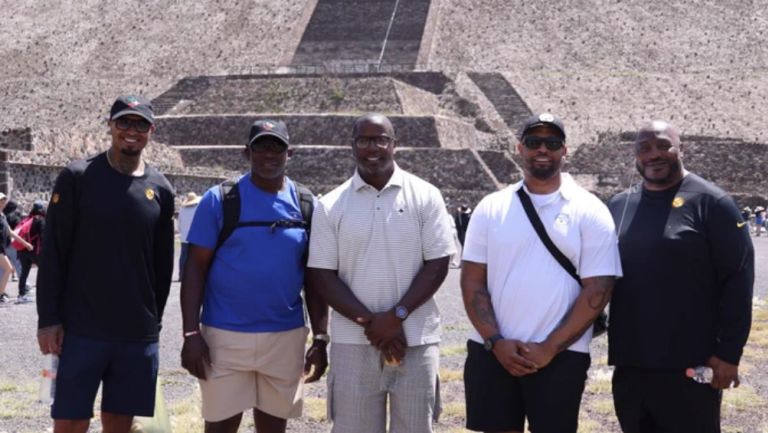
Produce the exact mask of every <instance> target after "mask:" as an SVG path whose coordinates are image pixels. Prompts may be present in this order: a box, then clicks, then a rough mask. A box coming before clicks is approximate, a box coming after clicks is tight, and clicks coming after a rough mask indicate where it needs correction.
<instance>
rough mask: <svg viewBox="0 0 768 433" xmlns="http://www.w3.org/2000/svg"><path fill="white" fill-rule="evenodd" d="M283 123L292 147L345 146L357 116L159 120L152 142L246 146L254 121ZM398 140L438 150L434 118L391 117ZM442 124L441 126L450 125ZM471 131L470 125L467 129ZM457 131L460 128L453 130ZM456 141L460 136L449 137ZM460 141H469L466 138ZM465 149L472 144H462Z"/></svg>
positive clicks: (177, 144)
mask: <svg viewBox="0 0 768 433" xmlns="http://www.w3.org/2000/svg"><path fill="white" fill-rule="evenodd" d="M264 118H269V119H275V120H282V121H284V122H285V123H286V124H287V125H288V132H289V134H290V136H291V143H292V144H296V145H303V144H325V145H334V146H346V145H348V144H349V143H350V138H351V136H352V127H353V125H354V121H355V119H356V118H357V116H356V115H354V116H350V115H335V114H329V115H321V114H314V115H302V114H294V115H285V114H280V115H267V114H263V115H258V116H257V115H231V116H186V117H160V118H158V120H157V132H156V133H155V135H154V139H155V140H156V141H158V142H161V143H164V144H166V145H170V146H200V145H204V146H205V145H240V144H242V145H245V144H246V143H247V141H248V131H249V130H250V127H251V124H253V122H254V121H255V120H256V119H264ZM389 118H390V120H391V121H392V124H393V125H394V128H395V132H396V133H397V136H398V139H399V140H400V141H401V142H402V144H403V145H404V146H408V147H439V146H440V137H439V133H438V125H437V122H436V120H435V117H432V116H421V117H416V116H390V117H389ZM447 122H449V121H446V122H441V124H450V123H447ZM466 127H467V128H471V125H467V126H466ZM455 128H456V129H457V130H460V129H461V126H460V125H459V126H455ZM452 134H454V135H455V136H456V137H459V135H458V134H459V133H458V132H455V133H452ZM468 134H469V133H467V135H464V136H463V137H464V138H461V140H468V138H466V137H468V136H469V135H468ZM462 143H463V144H464V145H465V146H469V145H471V144H472V143H467V142H466V141H462Z"/></svg>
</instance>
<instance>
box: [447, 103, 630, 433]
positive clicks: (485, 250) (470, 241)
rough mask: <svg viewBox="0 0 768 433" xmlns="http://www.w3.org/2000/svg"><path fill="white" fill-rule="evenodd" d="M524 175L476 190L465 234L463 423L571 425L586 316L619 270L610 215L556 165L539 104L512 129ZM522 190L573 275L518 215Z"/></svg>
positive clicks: (550, 124) (583, 370)
mask: <svg viewBox="0 0 768 433" xmlns="http://www.w3.org/2000/svg"><path fill="white" fill-rule="evenodd" d="M519 138H520V142H519V143H518V145H517V150H518V152H519V153H520V156H521V159H522V162H523V169H524V179H523V180H522V181H521V182H518V183H516V184H514V185H511V186H509V187H507V188H505V189H503V190H501V191H498V192H495V193H492V194H490V195H488V196H486V197H485V198H484V199H483V200H482V201H481V202H480V204H479V205H478V206H477V208H476V209H475V211H474V213H473V214H472V219H471V220H470V223H469V228H468V230H467V235H466V239H465V243H464V253H463V266H462V273H461V289H462V295H463V297H464V305H465V307H466V310H467V315H468V316H469V319H470V321H471V322H472V324H473V325H474V327H475V330H474V332H473V333H472V336H471V337H470V341H469V342H468V343H467V347H468V355H467V362H466V366H465V375H464V383H465V392H466V400H467V428H469V429H470V430H477V431H493V432H522V431H524V425H525V419H526V418H527V419H528V423H529V425H530V426H529V428H530V431H532V432H535V433H548V432H552V433H568V432H573V433H575V432H576V430H577V426H578V413H579V405H580V403H581V394H582V392H583V391H584V382H585V380H586V377H587V369H588V368H589V364H590V358H589V341H590V339H591V338H592V323H593V322H594V320H595V318H596V317H597V316H598V314H599V313H600V312H601V311H602V310H603V308H604V307H605V305H606V304H607V303H608V300H609V299H610V295H611V290H612V289H613V284H614V280H615V278H616V277H620V276H621V264H620V260H619V253H618V247H617V242H616V234H615V230H614V224H613V219H612V218H611V214H610V213H609V212H608V209H607V208H606V206H605V205H604V204H603V203H602V202H601V201H600V200H599V199H598V198H597V197H595V196H594V195H592V194H590V193H589V192H587V191H586V190H585V189H583V188H581V187H580V186H578V185H577V184H576V183H575V182H574V181H573V179H572V178H571V177H570V176H569V175H567V174H562V173H561V165H562V161H563V157H564V156H565V155H566V153H567V148H566V146H565V128H564V126H563V123H562V121H561V120H560V119H558V118H556V117H555V116H553V115H551V114H549V113H543V114H539V115H535V116H533V117H531V118H529V119H528V120H527V121H526V122H525V123H524V124H523V126H522V127H521V128H520V131H519ZM521 188H522V191H523V192H524V193H527V195H528V196H530V199H531V202H532V204H533V208H534V209H535V211H536V213H537V214H538V215H539V218H540V219H541V222H542V224H543V226H544V229H545V230H546V233H547V234H548V236H549V237H550V238H551V240H552V242H553V243H554V245H555V246H556V247H557V248H558V249H559V250H560V251H561V252H562V253H563V254H564V255H565V257H566V258H567V259H568V260H569V261H570V262H571V263H572V264H573V265H574V266H575V268H576V272H577V274H578V275H579V276H580V277H581V284H579V282H578V281H577V280H576V278H574V277H572V276H571V274H569V273H568V272H567V271H566V270H565V269H564V267H563V266H562V265H561V264H560V263H559V262H558V261H557V260H556V259H555V258H554V256H553V255H552V254H551V253H550V251H549V250H548V249H547V248H546V247H545V245H544V243H543V242H542V240H541V238H540V237H539V236H538V234H537V233H536V231H535V229H534V228H533V225H532V224H531V222H530V220H529V219H528V217H527V215H526V213H525V210H524V208H523V206H522V202H521V199H520V195H519V194H521V193H520V192H518V190H520V189H521Z"/></svg>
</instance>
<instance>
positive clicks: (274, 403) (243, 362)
mask: <svg viewBox="0 0 768 433" xmlns="http://www.w3.org/2000/svg"><path fill="white" fill-rule="evenodd" d="M201 332H202V334H203V337H204V338H205V341H206V343H208V348H209V350H210V355H211V364H212V365H211V366H210V367H208V368H206V372H205V373H206V375H207V378H208V379H207V380H201V381H200V390H201V392H202V396H203V418H204V419H205V420H206V421H208V422H216V421H222V420H225V419H227V418H231V417H232V416H234V415H237V414H239V413H242V412H244V411H245V410H248V409H251V408H257V409H259V410H260V411H262V412H265V413H268V414H270V415H272V416H276V417H278V418H284V419H287V418H297V417H299V416H301V409H302V392H303V387H302V384H303V377H302V375H303V373H304V347H305V345H306V341H307V334H308V333H309V329H308V328H307V327H301V328H296V329H292V330H289V331H283V332H258V333H257V332H253V333H251V332H234V331H226V330H223V329H218V328H212V327H202V329H201Z"/></svg>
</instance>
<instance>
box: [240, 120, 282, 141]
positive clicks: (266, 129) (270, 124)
mask: <svg viewBox="0 0 768 433" xmlns="http://www.w3.org/2000/svg"><path fill="white" fill-rule="evenodd" d="M264 136H271V137H276V138H277V139H279V140H280V141H282V142H283V143H285V146H286V147H288V146H289V141H288V127H287V126H285V123H283V122H281V121H279V120H269V119H264V120H257V121H255V122H253V125H251V133H250V134H248V146H250V145H251V144H253V142H254V141H256V140H258V139H259V138H261V137H264Z"/></svg>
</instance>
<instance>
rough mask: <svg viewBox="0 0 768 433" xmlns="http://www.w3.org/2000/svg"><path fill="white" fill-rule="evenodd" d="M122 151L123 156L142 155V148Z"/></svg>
mask: <svg viewBox="0 0 768 433" xmlns="http://www.w3.org/2000/svg"><path fill="white" fill-rule="evenodd" d="M120 153H122V154H123V156H129V157H132V158H133V157H136V156H139V155H141V150H140V149H120Z"/></svg>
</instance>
